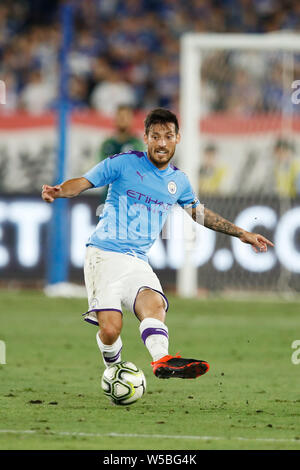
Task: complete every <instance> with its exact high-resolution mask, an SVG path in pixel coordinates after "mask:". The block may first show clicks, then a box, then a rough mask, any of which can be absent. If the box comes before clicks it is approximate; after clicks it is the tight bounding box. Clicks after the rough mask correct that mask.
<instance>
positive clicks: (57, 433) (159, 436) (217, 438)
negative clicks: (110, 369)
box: [0, 429, 300, 446]
mask: <svg viewBox="0 0 300 470" xmlns="http://www.w3.org/2000/svg"><path fill="white" fill-rule="evenodd" d="M0 434H42V435H43V436H70V437H74V436H75V437H137V438H144V439H151V438H154V439H189V440H199V441H223V440H224V441H253V442H294V443H297V444H299V446H300V439H296V438H290V439H280V438H279V439H276V438H264V437H257V438H253V437H239V436H231V437H222V436H178V435H175V436H173V435H169V434H121V433H116V432H111V433H105V434H98V433H87V432H68V431H45V432H41V431H35V430H20V431H18V430H15V429H0Z"/></svg>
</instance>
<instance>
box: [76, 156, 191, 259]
mask: <svg viewBox="0 0 300 470" xmlns="http://www.w3.org/2000/svg"><path fill="white" fill-rule="evenodd" d="M83 176H84V178H86V179H87V180H88V181H90V183H91V184H92V185H93V186H94V187H95V188H97V187H100V186H105V185H107V184H109V189H108V194H107V198H106V201H105V205H104V210H103V212H102V214H101V216H100V219H99V223H98V225H97V227H96V229H95V231H94V232H93V233H92V235H91V237H90V238H89V240H88V243H87V246H88V245H92V246H96V247H98V248H100V249H102V250H107V251H115V252H119V253H125V254H130V255H133V256H138V257H139V258H141V259H143V260H145V261H148V258H147V252H148V251H149V250H150V248H151V246H152V245H153V243H154V242H155V240H156V239H157V238H158V237H159V234H160V232H161V230H162V228H163V225H164V223H165V221H166V218H167V217H168V214H169V213H170V211H171V208H172V206H174V205H175V204H179V205H180V206H182V207H196V206H197V205H198V204H200V203H199V200H198V199H197V197H196V196H195V193H194V191H193V189H192V187H191V185H190V182H189V179H188V177H187V176H186V175H185V174H184V173H183V172H182V171H180V170H178V168H176V167H175V166H174V165H171V164H169V166H168V167H167V168H166V169H165V170H159V169H158V168H157V167H156V166H155V165H154V164H153V163H152V162H151V161H150V160H149V158H148V156H147V153H146V152H137V151H130V152H127V153H121V154H118V155H113V156H111V157H108V158H106V159H105V160H103V161H102V162H101V163H98V165H96V166H95V167H94V168H92V169H91V170H90V171H88V172H87V173H86V174H85V175H83Z"/></svg>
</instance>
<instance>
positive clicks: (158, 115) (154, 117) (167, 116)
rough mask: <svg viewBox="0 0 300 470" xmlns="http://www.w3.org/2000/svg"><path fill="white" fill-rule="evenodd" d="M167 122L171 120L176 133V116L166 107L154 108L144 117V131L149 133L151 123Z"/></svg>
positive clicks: (177, 127) (177, 128)
mask: <svg viewBox="0 0 300 470" xmlns="http://www.w3.org/2000/svg"><path fill="white" fill-rule="evenodd" d="M169 122H173V123H174V124H175V131H176V134H178V131H179V125H178V119H177V116H176V115H175V114H174V113H172V112H171V111H169V110H168V109H164V108H155V109H153V110H152V111H150V113H148V114H147V117H146V119H145V133H146V134H148V133H149V130H150V127H151V126H152V125H153V124H167V123H169Z"/></svg>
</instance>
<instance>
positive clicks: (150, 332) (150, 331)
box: [142, 328, 169, 344]
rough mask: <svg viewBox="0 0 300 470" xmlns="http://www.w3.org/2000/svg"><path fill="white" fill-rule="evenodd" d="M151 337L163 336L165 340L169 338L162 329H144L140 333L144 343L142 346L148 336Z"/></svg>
mask: <svg viewBox="0 0 300 470" xmlns="http://www.w3.org/2000/svg"><path fill="white" fill-rule="evenodd" d="M151 335H163V336H165V337H166V338H169V335H168V333H167V332H166V330H164V329H163V328H146V329H145V330H144V331H143V333H142V340H143V341H144V344H145V342H146V339H147V338H148V336H151Z"/></svg>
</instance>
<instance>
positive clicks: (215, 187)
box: [199, 143, 227, 194]
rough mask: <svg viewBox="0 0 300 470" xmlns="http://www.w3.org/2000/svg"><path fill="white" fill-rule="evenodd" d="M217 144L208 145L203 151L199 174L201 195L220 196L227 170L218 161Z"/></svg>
mask: <svg viewBox="0 0 300 470" xmlns="http://www.w3.org/2000/svg"><path fill="white" fill-rule="evenodd" d="M217 153H218V149H217V147H216V145H215V144H212V143H211V144H208V145H207V146H206V147H205V148H204V151H203V162H202V163H201V167H200V172H199V194H220V193H222V184H223V182H224V179H225V177H226V173H227V168H226V167H225V166H224V165H221V164H220V162H219V161H218V159H217Z"/></svg>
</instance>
